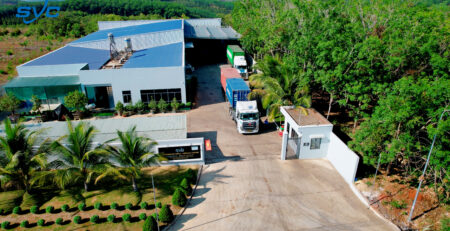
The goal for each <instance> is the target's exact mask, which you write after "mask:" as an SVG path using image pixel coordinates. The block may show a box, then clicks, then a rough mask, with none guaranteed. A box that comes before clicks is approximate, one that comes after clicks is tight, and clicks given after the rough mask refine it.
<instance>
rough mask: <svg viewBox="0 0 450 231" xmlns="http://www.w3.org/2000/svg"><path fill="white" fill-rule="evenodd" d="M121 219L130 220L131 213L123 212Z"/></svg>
mask: <svg viewBox="0 0 450 231" xmlns="http://www.w3.org/2000/svg"><path fill="white" fill-rule="evenodd" d="M122 220H123V221H130V220H131V215H130V214H129V213H125V214H123V216H122Z"/></svg>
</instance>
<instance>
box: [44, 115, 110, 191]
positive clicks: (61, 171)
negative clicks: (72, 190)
mask: <svg viewBox="0 0 450 231" xmlns="http://www.w3.org/2000/svg"><path fill="white" fill-rule="evenodd" d="M67 128H68V134H67V135H66V136H63V137H61V138H59V139H58V140H56V141H55V142H53V144H52V147H53V148H54V150H55V151H56V152H54V153H53V154H52V155H51V156H52V157H51V158H49V159H54V160H53V161H51V162H50V163H49V164H48V167H49V168H52V169H53V170H51V171H47V172H42V173H40V176H38V177H37V178H36V181H41V183H42V182H45V179H49V178H48V177H50V178H52V179H53V181H54V183H55V184H56V185H57V186H58V187H60V188H62V189H64V188H65V187H66V186H68V185H71V184H72V183H74V182H79V181H83V184H84V190H85V191H86V192H87V191H88V190H89V182H90V180H91V178H92V175H93V174H94V173H100V172H103V171H105V170H106V169H107V168H108V167H109V165H108V152H107V151H106V150H105V149H104V148H103V146H101V145H98V146H95V145H94V143H93V138H94V136H95V133H96V132H97V130H95V128H94V127H93V126H91V125H89V124H87V123H84V122H79V123H78V124H77V125H76V126H75V127H73V125H72V122H71V121H70V120H67Z"/></svg>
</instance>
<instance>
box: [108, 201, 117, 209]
mask: <svg viewBox="0 0 450 231" xmlns="http://www.w3.org/2000/svg"><path fill="white" fill-rule="evenodd" d="M109 207H110V208H111V209H117V207H119V204H117V203H116V202H113V203H111V205H110V206H109Z"/></svg>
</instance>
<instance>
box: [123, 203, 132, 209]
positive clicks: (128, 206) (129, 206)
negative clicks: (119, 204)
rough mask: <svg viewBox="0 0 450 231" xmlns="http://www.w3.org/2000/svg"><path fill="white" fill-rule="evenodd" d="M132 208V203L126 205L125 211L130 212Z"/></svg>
mask: <svg viewBox="0 0 450 231" xmlns="http://www.w3.org/2000/svg"><path fill="white" fill-rule="evenodd" d="M131 207H133V204H131V203H126V204H125V209H128V210H130V209H131Z"/></svg>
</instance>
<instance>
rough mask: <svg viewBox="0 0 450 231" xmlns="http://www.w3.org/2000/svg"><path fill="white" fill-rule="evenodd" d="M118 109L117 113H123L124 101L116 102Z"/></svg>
mask: <svg viewBox="0 0 450 231" xmlns="http://www.w3.org/2000/svg"><path fill="white" fill-rule="evenodd" d="M116 111H117V113H119V115H122V112H123V103H122V102H120V101H118V102H117V103H116Z"/></svg>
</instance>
